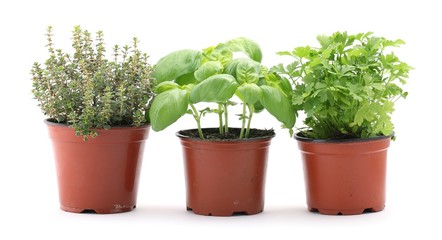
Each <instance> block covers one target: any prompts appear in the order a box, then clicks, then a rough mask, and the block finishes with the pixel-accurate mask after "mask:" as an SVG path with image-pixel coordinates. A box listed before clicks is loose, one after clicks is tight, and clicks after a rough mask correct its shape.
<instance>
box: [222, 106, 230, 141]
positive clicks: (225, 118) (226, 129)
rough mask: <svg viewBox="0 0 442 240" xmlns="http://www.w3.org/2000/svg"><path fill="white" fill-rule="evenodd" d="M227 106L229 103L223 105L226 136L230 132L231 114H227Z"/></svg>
mask: <svg viewBox="0 0 442 240" xmlns="http://www.w3.org/2000/svg"><path fill="white" fill-rule="evenodd" d="M227 104H228V103H223V106H224V122H225V124H224V134H226V133H228V132H229V113H228V112H227Z"/></svg>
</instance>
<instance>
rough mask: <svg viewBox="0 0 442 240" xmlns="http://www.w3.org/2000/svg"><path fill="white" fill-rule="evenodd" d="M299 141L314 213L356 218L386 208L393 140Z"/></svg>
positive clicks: (311, 207)
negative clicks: (388, 154)
mask: <svg viewBox="0 0 442 240" xmlns="http://www.w3.org/2000/svg"><path fill="white" fill-rule="evenodd" d="M296 139H297V142H298V147H299V149H300V151H301V153H302V159H303V167H304V177H305V187H306V197H307V205H308V209H309V210H310V211H313V212H319V213H322V214H330V215H337V214H342V215H353V214H361V213H364V212H378V211H382V210H383V209H384V207H385V200H386V166H387V149H388V147H389V145H390V137H381V138H375V139H366V140H361V139H357V140H354V141H353V140H344V141H342V142H339V141H323V140H322V141H309V140H305V139H302V138H296Z"/></svg>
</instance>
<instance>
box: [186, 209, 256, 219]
mask: <svg viewBox="0 0 442 240" xmlns="http://www.w3.org/2000/svg"><path fill="white" fill-rule="evenodd" d="M187 211H192V212H193V213H195V214H197V215H204V216H218V217H230V216H243V215H255V214H258V213H262V212H263V209H261V210H256V209H252V210H247V211H232V210H224V211H219V210H215V211H213V210H211V211H209V210H202V209H192V208H190V207H187Z"/></svg>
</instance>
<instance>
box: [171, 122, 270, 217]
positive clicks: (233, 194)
mask: <svg viewBox="0 0 442 240" xmlns="http://www.w3.org/2000/svg"><path fill="white" fill-rule="evenodd" d="M205 130H207V129H205ZM212 130H214V129H212ZM234 130H238V129H231V130H230V131H234ZM255 130H256V129H254V130H252V131H255ZM192 131H193V132H194V131H196V130H195V129H190V130H182V131H179V132H177V136H178V137H179V138H180V141H181V145H182V148H183V158H184V170H185V182H186V204H187V210H189V211H193V212H194V213H195V214H198V215H207V216H233V215H252V214H258V213H261V212H262V211H263V209H264V200H265V180H266V171H267V157H268V149H269V146H270V142H271V139H272V138H273V137H274V135H275V134H274V132H273V130H272V131H271V133H270V134H269V135H267V136H264V137H259V138H248V139H242V140H240V139H226V140H210V139H206V140H202V139H199V138H192V137H189V132H192ZM256 131H269V130H256Z"/></svg>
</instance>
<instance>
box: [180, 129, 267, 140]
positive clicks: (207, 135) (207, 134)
mask: <svg viewBox="0 0 442 240" xmlns="http://www.w3.org/2000/svg"><path fill="white" fill-rule="evenodd" d="M240 132H241V129H240V128H229V132H228V133H226V134H220V133H219V129H218V128H204V129H203V135H204V139H206V140H235V139H239V134H240ZM178 134H181V135H184V136H187V137H189V138H200V137H199V134H198V129H188V130H181V131H179V132H178ZM273 136H275V131H274V130H273V129H269V130H267V129H254V128H251V129H250V136H249V138H248V139H254V138H267V137H273Z"/></svg>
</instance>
